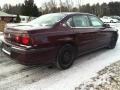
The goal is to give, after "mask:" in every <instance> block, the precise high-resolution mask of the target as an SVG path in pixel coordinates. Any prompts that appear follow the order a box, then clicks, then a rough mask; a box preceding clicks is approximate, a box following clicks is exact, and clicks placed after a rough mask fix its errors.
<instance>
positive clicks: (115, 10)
mask: <svg viewBox="0 0 120 90" xmlns="http://www.w3.org/2000/svg"><path fill="white" fill-rule="evenodd" d="M64 1H65V2H62V0H59V4H58V2H56V0H50V1H49V2H45V3H44V4H42V5H41V4H40V5H41V6H36V4H35V3H34V0H25V1H24V3H23V4H17V5H15V6H12V5H10V4H5V5H4V6H3V7H2V8H1V7H0V10H2V11H4V12H6V13H9V14H20V15H25V16H32V17H38V16H40V15H42V14H46V13H55V12H87V13H92V14H95V15H97V16H99V17H102V16H105V15H107V16H109V15H118V16H120V2H109V3H102V4H99V3H97V4H93V5H90V4H89V2H88V4H86V5H82V4H81V0H78V2H76V3H78V4H77V5H75V4H74V2H73V1H72V0H64Z"/></svg>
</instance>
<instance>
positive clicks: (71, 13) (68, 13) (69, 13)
mask: <svg viewBox="0 0 120 90" xmlns="http://www.w3.org/2000/svg"><path fill="white" fill-rule="evenodd" d="M51 14H52V13H51ZM54 14H55V13H54ZM56 14H65V15H75V14H84V15H94V14H90V13H83V12H59V13H56Z"/></svg>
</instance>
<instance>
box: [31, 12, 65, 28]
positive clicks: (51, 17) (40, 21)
mask: <svg viewBox="0 0 120 90" xmlns="http://www.w3.org/2000/svg"><path fill="white" fill-rule="evenodd" d="M64 17H65V15H64V14H57V13H55V14H46V15H42V16H40V17H38V18H37V19H34V20H32V21H30V22H29V24H37V25H40V26H53V25H54V24H55V23H57V22H58V21H60V20H61V19H63V18H64Z"/></svg>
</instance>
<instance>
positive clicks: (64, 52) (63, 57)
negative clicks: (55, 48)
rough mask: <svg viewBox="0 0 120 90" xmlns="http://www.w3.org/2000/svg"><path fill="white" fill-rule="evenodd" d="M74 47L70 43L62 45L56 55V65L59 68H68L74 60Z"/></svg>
mask: <svg viewBox="0 0 120 90" xmlns="http://www.w3.org/2000/svg"><path fill="white" fill-rule="evenodd" d="M74 57H75V54H74V47H73V46H72V45H65V46H63V47H62V48H61V49H60V50H59V52H58V55H57V60H56V66H57V68H59V69H62V70H64V69H68V68H69V67H71V66H72V64H73V62H74Z"/></svg>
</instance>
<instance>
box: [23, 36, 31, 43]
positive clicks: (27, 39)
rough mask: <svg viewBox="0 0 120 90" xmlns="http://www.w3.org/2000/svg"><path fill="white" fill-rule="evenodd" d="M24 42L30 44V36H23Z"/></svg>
mask: <svg viewBox="0 0 120 90" xmlns="http://www.w3.org/2000/svg"><path fill="white" fill-rule="evenodd" d="M22 44H23V45H29V44H30V37H28V36H24V37H22Z"/></svg>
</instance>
